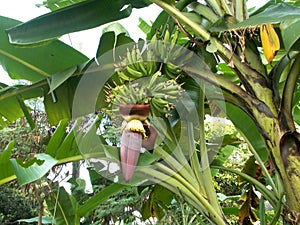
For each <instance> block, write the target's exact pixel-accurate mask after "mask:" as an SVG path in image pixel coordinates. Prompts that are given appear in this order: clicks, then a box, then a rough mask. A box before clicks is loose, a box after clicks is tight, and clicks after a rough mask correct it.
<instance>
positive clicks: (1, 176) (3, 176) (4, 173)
mask: <svg viewBox="0 0 300 225" xmlns="http://www.w3.org/2000/svg"><path fill="white" fill-rule="evenodd" d="M13 147H14V142H11V143H9V144H8V145H7V147H6V148H5V150H4V151H3V152H0V185H2V184H4V183H6V182H8V181H10V180H11V178H13V179H14V178H15V175H14V170H13V166H12V164H11V162H10V160H9V158H10V156H11V151H12V149H13Z"/></svg>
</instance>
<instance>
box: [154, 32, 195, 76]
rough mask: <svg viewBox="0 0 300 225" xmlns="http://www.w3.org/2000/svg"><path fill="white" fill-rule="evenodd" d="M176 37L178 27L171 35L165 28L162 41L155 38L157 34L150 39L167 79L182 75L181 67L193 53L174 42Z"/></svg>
mask: <svg viewBox="0 0 300 225" xmlns="http://www.w3.org/2000/svg"><path fill="white" fill-rule="evenodd" d="M178 38H179V30H178V29H177V30H176V31H175V32H174V34H173V35H170V32H169V30H168V29H167V30H166V31H165V34H164V37H163V39H162V41H160V40H158V39H157V35H154V36H153V38H152V40H151V47H152V49H153V52H154V54H155V55H156V56H157V58H159V59H160V61H161V62H162V66H161V68H162V73H163V74H164V75H165V76H166V77H167V78H169V79H176V78H177V77H179V76H180V75H183V71H182V69H181V67H182V66H183V65H184V64H186V63H187V62H188V61H189V60H190V59H191V58H192V57H193V55H194V54H193V52H192V51H189V50H188V49H186V48H184V47H182V46H179V45H177V44H176V43H177V41H178Z"/></svg>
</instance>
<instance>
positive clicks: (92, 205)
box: [77, 183, 126, 216]
mask: <svg viewBox="0 0 300 225" xmlns="http://www.w3.org/2000/svg"><path fill="white" fill-rule="evenodd" d="M124 188H126V186H125V185H122V184H118V183H113V184H111V185H109V186H108V187H106V188H104V189H102V190H101V191H100V192H98V193H97V194H95V195H94V196H93V197H91V198H90V199H89V200H87V201H86V202H85V203H84V204H83V205H81V206H80V207H78V210H77V213H78V215H80V216H86V215H88V214H89V213H91V212H92V211H93V210H95V209H96V208H97V207H98V205H99V204H100V203H101V202H103V201H104V200H106V199H108V198H109V197H110V196H111V195H113V194H115V193H117V192H118V191H121V190H122V189H124Z"/></svg>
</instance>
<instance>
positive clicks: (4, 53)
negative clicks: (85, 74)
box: [0, 16, 88, 82]
mask: <svg viewBox="0 0 300 225" xmlns="http://www.w3.org/2000/svg"><path fill="white" fill-rule="evenodd" d="M18 24H20V22H19V21H17V20H13V19H10V18H6V17H1V16H0V43H1V45H0V64H1V65H2V66H3V68H4V69H5V70H6V71H7V72H8V74H9V76H10V77H11V78H12V79H24V80H29V81H32V82H35V81H39V80H42V79H44V78H46V77H50V76H51V75H52V74H55V73H58V72H60V71H62V70H65V69H67V68H69V67H72V66H74V65H77V64H81V63H83V62H85V61H87V60H88V58H87V57H86V56H84V55H83V54H81V53H80V52H78V51H76V50H75V49H73V48H72V47H70V46H68V45H66V44H64V43H63V42H60V41H53V42H48V43H44V44H42V45H39V46H30V47H26V48H24V47H20V46H16V45H12V44H10V43H9V41H8V37H7V34H6V33H5V30H6V29H8V28H10V27H13V26H16V25H18Z"/></svg>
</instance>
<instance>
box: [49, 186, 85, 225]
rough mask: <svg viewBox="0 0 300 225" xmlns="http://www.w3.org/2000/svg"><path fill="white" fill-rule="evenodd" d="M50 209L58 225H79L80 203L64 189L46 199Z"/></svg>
mask: <svg viewBox="0 0 300 225" xmlns="http://www.w3.org/2000/svg"><path fill="white" fill-rule="evenodd" d="M46 202H47V206H48V209H49V210H50V212H51V213H52V215H53V217H54V218H55V224H56V225H79V224H80V217H79V216H78V214H77V213H76V211H77V208H78V203H77V201H76V200H75V199H74V197H73V196H72V195H69V194H68V193H67V191H66V190H65V189H64V188H59V189H58V191H56V192H53V193H52V194H51V195H50V197H49V198H47V199H46Z"/></svg>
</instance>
